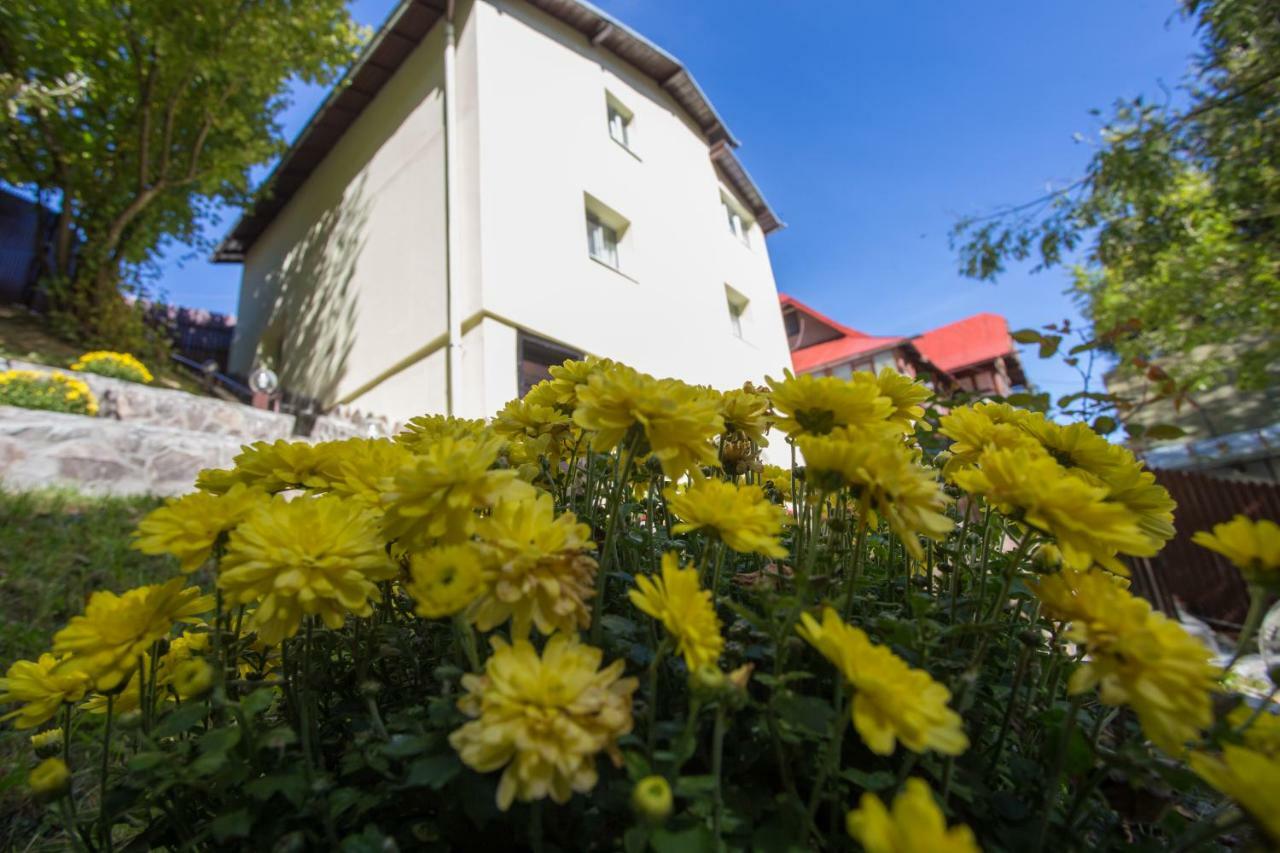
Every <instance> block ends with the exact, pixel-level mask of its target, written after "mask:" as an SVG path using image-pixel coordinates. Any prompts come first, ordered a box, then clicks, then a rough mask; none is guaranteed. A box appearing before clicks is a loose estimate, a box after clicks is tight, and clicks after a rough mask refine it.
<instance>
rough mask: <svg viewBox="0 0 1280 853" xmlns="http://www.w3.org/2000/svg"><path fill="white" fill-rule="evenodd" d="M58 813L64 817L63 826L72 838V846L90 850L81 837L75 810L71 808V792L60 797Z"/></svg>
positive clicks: (78, 849) (68, 836)
mask: <svg viewBox="0 0 1280 853" xmlns="http://www.w3.org/2000/svg"><path fill="white" fill-rule="evenodd" d="M58 813H59V815H60V816H61V817H62V828H63V831H64V832H65V833H66V835H67V838H69V839H71V846H72V848H74V849H75V850H76V851H81V850H88V848H87V847H85V846H84V841H83V840H82V839H81V838H80V833H79V827H78V826H76V816H75V812H73V811H72V809H71V794H69V793H67V794H63V795H62V796H61V797H60V798H59V799H58Z"/></svg>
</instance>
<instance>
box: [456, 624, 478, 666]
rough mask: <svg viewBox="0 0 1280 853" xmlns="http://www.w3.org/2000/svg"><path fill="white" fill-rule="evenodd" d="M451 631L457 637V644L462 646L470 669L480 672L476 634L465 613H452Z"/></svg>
mask: <svg viewBox="0 0 1280 853" xmlns="http://www.w3.org/2000/svg"><path fill="white" fill-rule="evenodd" d="M453 632H454V635H455V636H456V637H457V639H458V645H460V646H461V647H462V652H463V654H465V655H466V657H467V664H468V665H469V666H470V667H471V671H472V672H477V673H478V672H480V669H481V668H480V654H479V652H478V651H477V650H476V634H475V631H473V630H472V629H471V623H470V622H469V621H467V617H466V614H465V613H455V614H454V616H453Z"/></svg>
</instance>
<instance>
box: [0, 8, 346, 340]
mask: <svg viewBox="0 0 1280 853" xmlns="http://www.w3.org/2000/svg"><path fill="white" fill-rule="evenodd" d="M360 40H361V33H360V32H359V28H358V27H357V26H356V25H355V24H354V23H353V22H352V20H351V18H350V16H349V15H348V12H347V9H346V4H345V3H344V2H343V0H236V1H235V2H228V0H128V2H117V1H116V0H10V2H6V3H5V7H4V10H3V11H2V12H0V93H2V94H3V96H4V98H5V109H4V110H3V111H2V112H0V129H2V131H3V132H2V133H0V180H3V181H5V182H7V183H8V184H10V185H13V186H17V187H21V188H24V189H28V190H30V191H33V192H34V193H35V194H36V195H37V197H38V198H40V199H41V200H47V201H48V202H50V203H51V204H52V206H53V207H54V208H55V209H56V224H55V226H54V229H53V231H54V235H55V236H54V249H53V252H52V253H51V254H52V260H51V263H50V264H49V268H48V269H46V270H44V275H43V277H42V278H43V285H44V287H45V288H46V290H47V292H48V294H49V297H50V303H51V308H52V315H53V316H54V317H55V318H56V319H57V320H58V325H59V327H60V328H61V330H62V331H63V332H65V333H68V334H70V335H71V336H73V337H75V338H78V339H81V340H84V341H86V342H92V343H98V344H109V345H113V346H117V347H122V348H123V347H128V346H130V345H135V344H136V343H137V342H138V334H139V331H140V326H139V323H138V316H137V314H136V313H135V312H133V311H131V310H130V309H129V308H128V306H127V304H126V302H125V300H124V299H123V298H122V293H123V292H124V291H126V290H128V289H129V288H130V287H131V286H135V287H136V285H137V281H138V278H137V270H138V267H139V265H141V264H144V263H145V262H147V261H148V260H150V259H152V258H153V257H154V254H155V252H156V251H157V249H158V248H159V247H160V246H161V245H162V244H163V243H164V242H165V241H168V240H177V241H182V242H188V243H191V242H196V241H198V237H199V234H200V229H201V226H202V225H203V224H205V223H207V222H208V221H209V218H210V217H211V215H212V213H213V211H214V210H215V209H216V207H217V206H218V205H219V204H242V203H244V202H245V201H246V200H247V198H248V194H249V175H250V169H251V168H252V167H253V166H255V165H258V164H261V163H265V162H267V161H269V160H270V159H271V158H272V157H273V156H275V155H276V154H278V153H279V152H280V150H281V149H282V140H281V132H280V125H279V116H280V113H281V110H282V109H284V107H285V106H286V105H287V101H286V99H285V96H284V91H285V86H286V84H287V83H288V82H290V81H291V80H302V81H306V82H316V83H326V82H329V81H331V80H332V79H333V78H334V77H335V76H336V75H337V74H338V73H339V72H340V71H341V69H342V68H343V67H345V66H346V65H347V64H348V63H349V62H350V60H351V59H352V57H353V56H354V52H355V50H356V48H357V47H358V45H359V42H360Z"/></svg>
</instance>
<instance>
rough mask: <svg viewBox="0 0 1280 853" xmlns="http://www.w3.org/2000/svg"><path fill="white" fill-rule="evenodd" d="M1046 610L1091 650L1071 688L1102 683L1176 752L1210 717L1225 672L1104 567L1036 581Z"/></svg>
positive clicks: (1104, 693) (1112, 699) (1112, 701)
mask: <svg viewBox="0 0 1280 853" xmlns="http://www.w3.org/2000/svg"><path fill="white" fill-rule="evenodd" d="M1032 588H1033V589H1034V590H1035V593H1036V595H1037V597H1039V599H1040V601H1041V602H1042V603H1043V605H1044V609H1045V612H1046V614H1047V615H1048V616H1049V617H1050V618H1053V619H1058V620H1061V621H1064V622H1069V623H1070V626H1069V628H1068V630H1067V632H1066V634H1065V637H1066V638H1067V639H1068V640H1071V641H1072V642H1075V643H1079V644H1080V645H1081V646H1082V647H1083V648H1084V649H1085V650H1087V652H1088V658H1087V659H1086V661H1085V662H1084V663H1083V664H1081V666H1080V667H1079V668H1078V669H1077V670H1076V671H1075V673H1074V674H1072V676H1071V680H1070V682H1069V683H1068V686H1067V689H1068V691H1069V692H1070V693H1072V694H1076V693H1082V692H1084V691H1086V690H1090V689H1092V688H1094V687H1097V688H1098V698H1099V699H1101V700H1102V702H1104V703H1105V704H1107V705H1128V706H1129V707H1131V708H1132V709H1133V710H1134V712H1135V713H1136V714H1137V715H1138V721H1139V723H1141V725H1142V730H1143V732H1145V733H1146V735H1147V737H1148V738H1150V739H1151V740H1152V742H1154V743H1155V744H1156V745H1157V746H1159V747H1160V748H1161V749H1164V750H1165V751H1166V752H1169V753H1172V754H1174V755H1179V754H1181V753H1182V751H1183V750H1184V748H1185V745H1186V743H1187V742H1188V741H1190V740H1193V739H1195V738H1196V737H1198V736H1199V734H1200V732H1201V731H1202V730H1203V729H1205V728H1207V727H1208V726H1209V724H1210V723H1212V722H1213V710H1212V706H1211V701H1210V700H1211V696H1212V694H1213V692H1214V690H1215V689H1216V687H1217V681H1218V677H1219V675H1220V672H1219V670H1218V668H1217V667H1216V666H1214V665H1213V664H1212V663H1211V662H1210V658H1211V654H1210V652H1209V649H1208V648H1207V647H1205V646H1204V645H1203V644H1202V643H1201V642H1200V641H1199V640H1197V639H1196V638H1194V637H1192V636H1191V635H1190V634H1188V633H1187V632H1186V631H1184V630H1183V629H1182V626H1181V625H1179V624H1178V623H1176V622H1172V621H1170V620H1169V619H1168V618H1166V617H1165V616H1164V614H1162V613H1158V612H1155V611H1153V610H1152V609H1151V605H1150V604H1149V603H1148V602H1146V601H1144V600H1143V599H1141V598H1138V597H1137V596H1135V595H1133V594H1131V593H1130V592H1129V591H1128V590H1127V589H1125V588H1124V586H1123V585H1122V583H1120V582H1119V579H1118V578H1116V577H1114V576H1113V575H1109V574H1107V573H1105V572H1102V571H1096V570H1095V571H1091V572H1077V571H1075V570H1072V569H1063V570H1062V571H1061V572H1059V573H1057V574H1054V575H1049V576H1047V577H1044V578H1043V579H1041V580H1040V581H1039V582H1037V583H1035V584H1033V587H1032Z"/></svg>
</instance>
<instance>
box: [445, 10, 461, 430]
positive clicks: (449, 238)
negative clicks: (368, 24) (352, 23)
mask: <svg viewBox="0 0 1280 853" xmlns="http://www.w3.org/2000/svg"><path fill="white" fill-rule="evenodd" d="M453 12H454V0H449V3H448V5H447V7H446V9H445V17H444V221H445V237H444V240H445V318H446V321H447V325H448V331H447V342H446V345H445V370H446V371H447V378H446V382H445V413H446V414H449V415H456V414H457V409H458V397H459V394H460V389H461V387H462V306H461V304H460V302H461V298H460V296H459V293H458V283H457V281H456V277H455V275H454V266H455V261H456V259H457V257H458V255H457V250H458V217H457V215H456V213H455V209H454V205H455V198H454V189H455V187H457V185H458V181H457V170H458V166H457V158H456V157H455V156H454V155H455V153H456V152H457V150H458V146H457V138H456V135H457V123H458V111H457V101H456V100H455V94H456V93H455V88H456V84H455V81H454V62H455V56H454V54H455V52H456V47H455V45H454V30H453Z"/></svg>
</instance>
